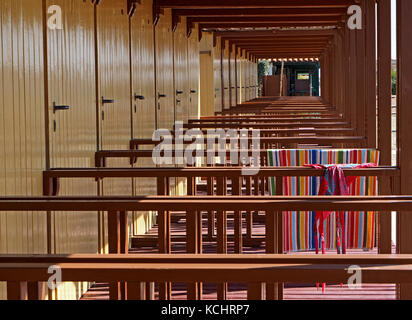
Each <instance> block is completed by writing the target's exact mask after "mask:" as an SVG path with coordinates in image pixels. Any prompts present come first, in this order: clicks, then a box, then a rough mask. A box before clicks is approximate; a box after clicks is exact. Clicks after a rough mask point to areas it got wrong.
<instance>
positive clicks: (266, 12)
mask: <svg viewBox="0 0 412 320" xmlns="http://www.w3.org/2000/svg"><path fill="white" fill-rule="evenodd" d="M346 12H347V9H346V8H331V9H327V8H321V9H319V8H277V9H270V8H265V9H262V8H259V9H251V8H248V9H202V10H198V9H173V13H174V14H176V15H178V16H186V17H250V16H257V17H282V16H293V17H299V16H300V17H311V16H314V15H316V16H340V17H341V16H343V15H346Z"/></svg>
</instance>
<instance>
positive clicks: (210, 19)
mask: <svg viewBox="0 0 412 320" xmlns="http://www.w3.org/2000/svg"><path fill="white" fill-rule="evenodd" d="M188 19H189V20H190V21H192V22H199V23H214V24H219V23H240V22H250V23H262V24H264V23H268V24H269V23H281V22H287V23H298V24H303V23H304V22H308V23H311V24H319V25H322V24H324V23H335V24H338V22H339V21H340V19H339V17H329V16H326V17H324V16H311V17H189V18H188Z"/></svg>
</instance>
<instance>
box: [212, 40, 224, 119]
mask: <svg viewBox="0 0 412 320" xmlns="http://www.w3.org/2000/svg"><path fill="white" fill-rule="evenodd" d="M215 44H216V45H215V46H214V47H213V74H214V90H215V92H214V94H215V95H214V97H215V112H221V111H222V94H223V88H222V80H221V79H222V50H221V45H222V41H221V40H220V37H216V41H215Z"/></svg>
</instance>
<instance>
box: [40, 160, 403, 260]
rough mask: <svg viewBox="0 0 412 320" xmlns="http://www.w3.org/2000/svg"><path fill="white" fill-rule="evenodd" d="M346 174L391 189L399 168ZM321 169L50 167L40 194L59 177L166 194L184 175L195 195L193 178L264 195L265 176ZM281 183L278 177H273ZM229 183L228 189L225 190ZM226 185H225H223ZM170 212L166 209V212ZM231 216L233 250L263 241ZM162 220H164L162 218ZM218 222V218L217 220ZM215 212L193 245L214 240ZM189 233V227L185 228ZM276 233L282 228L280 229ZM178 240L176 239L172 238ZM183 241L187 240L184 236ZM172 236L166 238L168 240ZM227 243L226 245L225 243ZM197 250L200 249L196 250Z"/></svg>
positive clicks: (164, 229) (53, 190) (54, 187)
mask: <svg viewBox="0 0 412 320" xmlns="http://www.w3.org/2000/svg"><path fill="white" fill-rule="evenodd" d="M344 172H345V175H346V176H359V177H360V176H368V177H371V176H374V177H381V178H386V179H388V180H389V185H391V186H392V188H394V186H395V183H394V178H396V177H399V174H400V171H399V169H398V168H395V167H379V168H365V169H345V170H344ZM323 174H324V172H323V171H320V170H316V169H313V168H307V167H265V168H261V169H260V171H259V172H258V173H257V175H255V176H253V177H250V176H244V175H243V172H242V168H239V167H203V168H197V167H191V168H128V169H126V168H117V169H116V168H100V169H96V168H88V169H87V168H79V169H53V170H47V171H44V173H43V181H44V195H49V196H50V195H54V196H57V195H58V191H59V188H58V186H59V184H60V180H61V179H65V178H94V179H104V178H155V179H156V183H157V186H156V187H157V190H158V195H168V194H169V193H168V192H167V191H168V188H167V187H166V186H167V185H170V179H172V178H186V179H187V182H188V183H187V194H189V195H198V191H197V184H196V178H205V179H206V183H207V184H206V190H207V193H208V195H210V196H212V195H218V194H219V193H220V195H228V194H229V192H230V194H231V195H242V194H243V189H244V194H246V195H255V196H265V195H266V194H267V179H265V178H269V177H277V178H281V177H293V176H298V177H302V176H322V175H323ZM277 181H278V182H281V181H282V179H277ZM229 185H230V189H229ZM224 186H226V187H224ZM282 187H283V185H282V183H278V184H277V188H276V190H277V193H278V194H279V195H281V194H282V193H283V191H282ZM395 193H396V190H395V189H392V190H391V194H395ZM167 214H168V215H170V213H169V212H167ZM194 219H195V217H194V216H193V215H191V216H189V217H188V218H187V228H188V229H189V228H192V227H193V225H197V224H198V227H200V226H201V220H202V217H201V216H199V217H197V221H194ZM234 219H235V224H234V225H235V226H234V228H235V235H234V237H233V239H231V240H233V242H234V244H235V252H237V253H240V252H242V247H243V242H246V243H248V244H254V245H256V244H259V243H261V242H262V241H264V237H253V236H252V214H251V212H246V221H247V224H246V226H247V234H246V236H245V237H243V236H242V232H241V219H242V212H241V211H237V212H236V213H235V214H234ZM166 220H168V219H167V218H166ZM221 223H222V221H221ZM215 227H216V225H215V213H214V212H212V211H211V212H208V235H207V237H205V238H204V239H203V237H202V234H201V232H200V230H199V231H198V232H199V235H198V239H197V244H196V247H197V248H199V249H198V250H201V246H202V241H203V240H207V241H217V238H216V237H215V233H214V230H215ZM188 231H189V232H190V230H188ZM279 232H280V233H282V230H281V228H280V230H279ZM159 233H161V234H163V235H167V234H170V224H166V225H162V224H161V225H160V230H159ZM149 240H152V241H151V242H145V243H146V244H152V245H155V244H156V243H158V244H159V248H160V244H161V243H165V242H166V243H167V242H168V241H165V240H164V239H160V238H151V237H149ZM175 240H178V239H175ZM180 240H182V239H180ZM184 240H187V239H184ZM171 241H172V238H171V239H170V242H171ZM187 246H188V247H192V246H193V244H189V243H187ZM226 246H227V245H226ZM166 252H167V251H166ZM199 252H201V251H199Z"/></svg>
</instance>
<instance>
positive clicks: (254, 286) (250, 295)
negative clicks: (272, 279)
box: [247, 283, 265, 300]
mask: <svg viewBox="0 0 412 320" xmlns="http://www.w3.org/2000/svg"><path fill="white" fill-rule="evenodd" d="M264 295H265V294H264V286H263V283H248V285H247V299H248V300H263V299H264Z"/></svg>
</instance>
